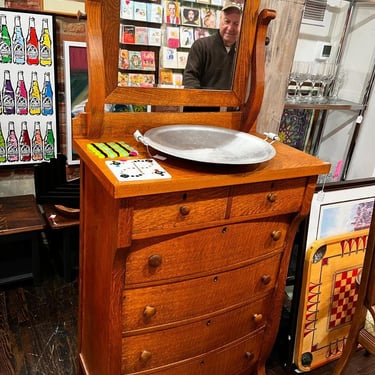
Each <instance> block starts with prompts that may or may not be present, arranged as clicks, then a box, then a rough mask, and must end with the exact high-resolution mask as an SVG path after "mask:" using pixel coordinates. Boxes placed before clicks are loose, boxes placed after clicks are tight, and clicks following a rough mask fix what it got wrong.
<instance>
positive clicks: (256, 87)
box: [241, 9, 276, 133]
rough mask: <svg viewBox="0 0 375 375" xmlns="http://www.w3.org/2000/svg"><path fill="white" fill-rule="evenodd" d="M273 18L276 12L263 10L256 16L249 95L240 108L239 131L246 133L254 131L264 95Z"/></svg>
mask: <svg viewBox="0 0 375 375" xmlns="http://www.w3.org/2000/svg"><path fill="white" fill-rule="evenodd" d="M275 17H276V12H275V11H274V10H272V9H263V10H262V11H261V12H260V13H259V15H258V20H257V29H256V35H255V43H254V50H253V53H252V58H251V77H250V80H251V81H250V93H249V96H248V99H247V100H246V102H245V104H244V105H243V108H241V109H242V111H243V119H242V125H241V130H242V131H244V132H246V133H249V132H255V131H256V119H257V117H258V113H259V110H260V107H261V105H262V100H263V94H264V79H265V64H266V61H265V60H266V56H265V55H266V51H265V47H266V35H267V29H268V25H269V23H270V22H271V21H272V20H273V19H275Z"/></svg>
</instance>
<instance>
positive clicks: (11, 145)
mask: <svg viewBox="0 0 375 375" xmlns="http://www.w3.org/2000/svg"><path fill="white" fill-rule="evenodd" d="M7 160H8V161H9V162H15V161H18V160H19V148H18V139H17V135H16V131H15V130H14V122H13V121H9V123H8V138H7Z"/></svg>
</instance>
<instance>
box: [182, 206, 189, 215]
mask: <svg viewBox="0 0 375 375" xmlns="http://www.w3.org/2000/svg"><path fill="white" fill-rule="evenodd" d="M189 213H190V208H189V207H188V206H181V207H180V214H181V215H182V216H187V215H189Z"/></svg>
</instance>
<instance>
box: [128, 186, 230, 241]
mask: <svg viewBox="0 0 375 375" xmlns="http://www.w3.org/2000/svg"><path fill="white" fill-rule="evenodd" d="M228 192H229V189H226V188H223V189H205V190H193V191H189V192H186V193H172V194H157V195H150V196H144V197H139V198H135V199H134V201H133V202H134V212H133V236H135V237H136V236H137V235H139V234H141V233H143V234H145V233H151V232H155V231H167V230H171V229H176V228H188V227H189V226H192V225H197V224H202V223H207V222H214V221H217V220H223V219H224V218H225V216H226V210H227V203H228Z"/></svg>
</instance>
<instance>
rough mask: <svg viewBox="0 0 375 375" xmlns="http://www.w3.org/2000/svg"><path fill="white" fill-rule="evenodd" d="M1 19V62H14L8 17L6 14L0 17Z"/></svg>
mask: <svg viewBox="0 0 375 375" xmlns="http://www.w3.org/2000/svg"><path fill="white" fill-rule="evenodd" d="M0 18H1V33H0V62H2V63H11V62H12V48H11V40H10V36H9V31H8V26H7V17H6V15H5V14H1V15H0Z"/></svg>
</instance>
